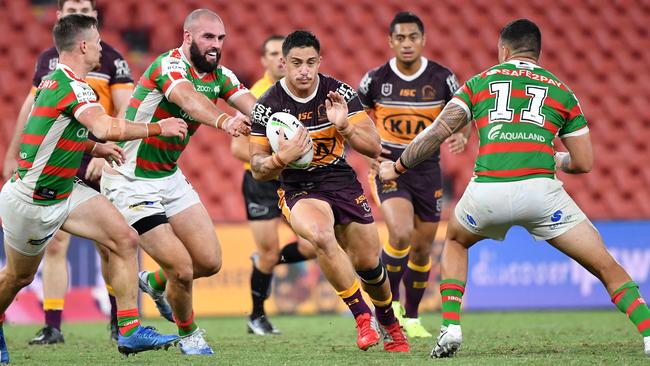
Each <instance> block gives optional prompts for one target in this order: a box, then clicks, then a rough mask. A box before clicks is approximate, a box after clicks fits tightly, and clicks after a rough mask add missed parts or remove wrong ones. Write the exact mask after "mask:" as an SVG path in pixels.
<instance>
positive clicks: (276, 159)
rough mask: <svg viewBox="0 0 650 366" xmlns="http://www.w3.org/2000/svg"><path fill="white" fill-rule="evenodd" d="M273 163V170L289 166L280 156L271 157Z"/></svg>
mask: <svg viewBox="0 0 650 366" xmlns="http://www.w3.org/2000/svg"><path fill="white" fill-rule="evenodd" d="M271 162H272V163H273V169H278V168H284V167H286V166H287V163H285V162H284V161H282V159H280V157H279V156H278V154H273V157H271Z"/></svg>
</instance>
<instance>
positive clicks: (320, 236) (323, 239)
mask: <svg viewBox="0 0 650 366" xmlns="http://www.w3.org/2000/svg"><path fill="white" fill-rule="evenodd" d="M307 240H309V241H310V242H311V243H312V244H314V245H315V246H316V248H317V249H320V250H325V249H326V248H328V247H331V246H332V243H336V237H335V236H334V232H333V231H332V229H331V228H327V227H324V226H320V225H313V226H312V227H311V230H310V232H309V236H308V239H307Z"/></svg>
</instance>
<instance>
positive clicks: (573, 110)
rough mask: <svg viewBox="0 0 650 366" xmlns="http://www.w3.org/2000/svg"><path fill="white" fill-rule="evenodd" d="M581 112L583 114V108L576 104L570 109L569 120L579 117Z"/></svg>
mask: <svg viewBox="0 0 650 366" xmlns="http://www.w3.org/2000/svg"><path fill="white" fill-rule="evenodd" d="M581 114H582V109H581V108H580V104H576V105H574V106H573V108H571V110H570V111H569V117H568V118H567V119H568V120H569V121H571V120H573V119H574V118H576V117H578V116H579V115H581Z"/></svg>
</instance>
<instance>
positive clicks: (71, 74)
mask: <svg viewBox="0 0 650 366" xmlns="http://www.w3.org/2000/svg"><path fill="white" fill-rule="evenodd" d="M56 68H57V69H61V70H63V71H64V72H65V73H66V74H67V75H68V76H69V77H70V78H71V79H74V80H77V81H83V82H85V81H84V80H83V79H82V78H80V77H79V76H77V74H75V72H74V71H72V69H71V68H70V66H68V65H66V64H62V63H60V62H59V63H58V64H56Z"/></svg>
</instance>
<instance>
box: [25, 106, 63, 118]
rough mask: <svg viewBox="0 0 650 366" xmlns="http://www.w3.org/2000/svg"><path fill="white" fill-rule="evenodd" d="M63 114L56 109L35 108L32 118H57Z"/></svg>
mask: <svg viewBox="0 0 650 366" xmlns="http://www.w3.org/2000/svg"><path fill="white" fill-rule="evenodd" d="M60 114H61V111H59V110H58V109H56V108H54V107H34V108H33V109H32V113H30V115H31V116H32V117H50V118H57V117H58V116H59V115H60Z"/></svg>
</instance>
